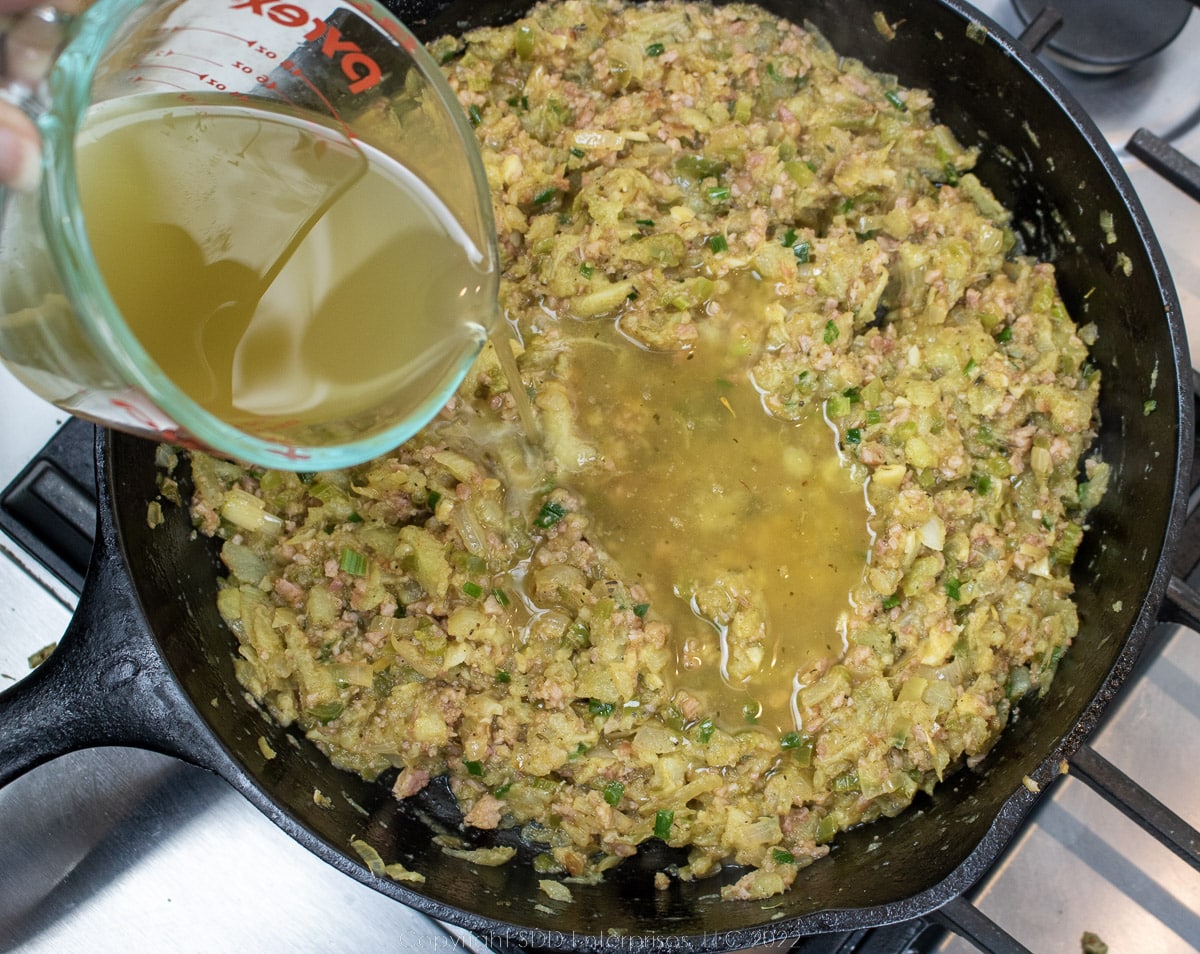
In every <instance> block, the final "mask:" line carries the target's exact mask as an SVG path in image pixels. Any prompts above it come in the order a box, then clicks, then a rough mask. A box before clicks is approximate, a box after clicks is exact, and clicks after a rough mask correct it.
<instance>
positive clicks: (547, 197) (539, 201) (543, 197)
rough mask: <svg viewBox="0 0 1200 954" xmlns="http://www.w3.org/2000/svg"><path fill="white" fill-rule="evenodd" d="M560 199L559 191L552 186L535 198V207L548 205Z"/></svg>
mask: <svg viewBox="0 0 1200 954" xmlns="http://www.w3.org/2000/svg"><path fill="white" fill-rule="evenodd" d="M556 198H558V190H557V189H555V188H554V187H553V186H551V187H550V188H549V189H543V190H542V191H541V192H539V193H538V194H537V195H535V196H534V197H533V204H534V205H548V204H549V203H551V202H553V201H554V200H555V199H556Z"/></svg>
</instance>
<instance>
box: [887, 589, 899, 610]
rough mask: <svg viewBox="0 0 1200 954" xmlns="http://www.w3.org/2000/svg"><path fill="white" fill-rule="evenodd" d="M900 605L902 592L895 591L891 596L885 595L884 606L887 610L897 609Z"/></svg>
mask: <svg viewBox="0 0 1200 954" xmlns="http://www.w3.org/2000/svg"><path fill="white" fill-rule="evenodd" d="M899 605H900V594H899V593H893V594H891V596H885V597H884V598H883V608H884V609H885V610H890V609H895V608H896V607H897V606H899Z"/></svg>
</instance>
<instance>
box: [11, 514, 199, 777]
mask: <svg viewBox="0 0 1200 954" xmlns="http://www.w3.org/2000/svg"><path fill="white" fill-rule="evenodd" d="M101 745H129V746H135V747H138V748H145V749H151V750H153V751H157V752H162V753H165V754H168V755H174V756H176V757H178V758H183V759H185V760H186V761H189V762H192V763H194V764H197V765H201V766H203V767H206V768H214V767H215V766H217V765H218V764H220V762H221V758H220V752H219V750H218V748H217V745H216V743H215V742H214V741H213V739H212V737H211V736H209V735H208V734H207V733H206V731H205V730H204V728H203V726H202V724H201V722H200V717H199V716H198V715H197V714H196V712H195V709H194V708H193V707H192V706H191V704H190V703H189V702H188V701H187V700H186V698H185V697H184V696H183V692H182V690H181V689H180V687H179V685H178V684H177V683H176V682H175V680H174V678H173V677H172V676H171V675H170V674H169V673H168V672H167V670H166V665H165V663H164V662H163V660H162V658H161V657H160V656H159V654H158V649H157V646H156V645H155V643H154V640H153V637H152V636H151V635H150V632H149V629H148V627H147V624H146V622H145V620H144V619H143V617H142V613H141V610H140V608H139V606H138V602H137V597H136V596H135V594H134V593H133V589H132V585H131V583H130V581H129V579H128V577H127V575H126V574H125V572H124V569H123V561H122V559H121V556H120V552H119V548H118V544H117V535H116V532H115V530H114V529H113V527H112V525H111V521H110V520H109V519H107V515H106V513H105V512H104V508H103V507H102V508H101V515H100V518H99V519H98V521H97V536H96V545H95V550H94V552H93V554H92V563H91V568H90V570H89V572H88V576H87V580H86V582H85V584H84V588H83V594H82V595H81V597H80V601H79V608H78V609H77V610H76V612H75V615H74V617H73V618H72V620H71V623H70V625H69V626H68V627H67V631H66V633H65V634H64V635H63V637H62V640H61V641H60V643H59V645H58V647H57V648H56V649H55V650H54V652H53V653H51V655H50V656H49V658H48V659H47V660H46V661H45V662H43V663H42V664H41V665H40V666H39V667H38V668H37V669H35V670H34V671H33V672H32V673H30V674H29V675H28V676H26V677H25V678H24V679H23V680H21V681H20V682H19V683H17V684H16V685H14V686H12V687H11V688H9V689H7V690H6V691H5V692H3V693H0V786H3V785H6V784H7V783H8V782H10V781H12V780H13V779H15V778H17V777H18V776H20V775H22V774H24V773H25V772H27V771H29V770H30V769H32V768H34V767H35V766H37V765H39V764H41V763H43V762H46V761H49V760H50V759H52V758H54V757H56V756H59V755H64V754H66V753H67V752H73V751H78V750H80V749H85V748H91V747H94V746H101Z"/></svg>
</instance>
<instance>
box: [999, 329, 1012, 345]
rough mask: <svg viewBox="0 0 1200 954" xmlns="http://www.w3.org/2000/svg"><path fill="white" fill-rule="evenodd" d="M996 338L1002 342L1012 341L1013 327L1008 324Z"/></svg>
mask: <svg viewBox="0 0 1200 954" xmlns="http://www.w3.org/2000/svg"><path fill="white" fill-rule="evenodd" d="M996 340H997V341H999V342H1000V343H1001V344H1004V343H1005V342H1008V341H1012V327H1011V326H1008V325H1006V326H1005V327H1003V328H1001V329H1000V333H999V334H998V335H996Z"/></svg>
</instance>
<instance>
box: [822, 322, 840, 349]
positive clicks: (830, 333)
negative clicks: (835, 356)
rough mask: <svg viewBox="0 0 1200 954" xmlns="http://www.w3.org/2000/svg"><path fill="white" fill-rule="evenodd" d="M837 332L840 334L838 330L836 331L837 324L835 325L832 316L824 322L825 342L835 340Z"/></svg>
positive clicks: (831, 342) (829, 342)
mask: <svg viewBox="0 0 1200 954" xmlns="http://www.w3.org/2000/svg"><path fill="white" fill-rule="evenodd" d="M839 334H840V332H839V331H838V326H837V322H836V321H834V320H833V319H832V318H830V319H829V320H828V321H827V322H825V343H826V344H833V343H834V342H835V341H837V340H838V335H839Z"/></svg>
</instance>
